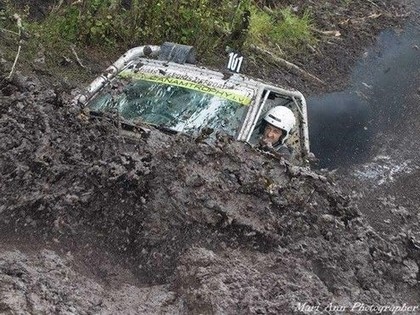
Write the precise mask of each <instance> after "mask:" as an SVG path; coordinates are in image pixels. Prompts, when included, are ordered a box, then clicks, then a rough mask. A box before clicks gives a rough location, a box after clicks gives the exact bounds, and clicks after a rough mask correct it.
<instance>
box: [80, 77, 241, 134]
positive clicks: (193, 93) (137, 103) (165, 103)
mask: <svg viewBox="0 0 420 315" xmlns="http://www.w3.org/2000/svg"><path fill="white" fill-rule="evenodd" d="M124 81H125V82H124ZM88 107H89V108H90V110H92V111H97V112H105V111H115V112H118V113H119V114H120V115H121V116H122V117H123V118H124V119H127V120H131V121H133V120H137V121H142V122H145V123H148V124H151V125H156V126H164V127H167V128H169V129H172V130H175V131H180V132H185V133H189V134H197V133H199V132H200V130H201V129H202V128H203V127H206V128H211V129H214V130H218V131H223V132H225V133H227V134H229V135H232V136H235V135H236V133H237V132H239V129H240V127H241V125H242V121H243V118H244V117H245V115H246V111H247V110H248V106H246V105H243V104H240V103H239V102H236V101H233V100H230V99H227V98H224V97H222V96H220V95H214V94H211V93H205V92H203V91H197V90H195V89H189V88H186V87H183V86H176V85H169V84H165V83H161V82H153V81H147V80H134V81H132V82H129V83H128V84H127V81H126V80H123V79H118V80H116V81H114V83H113V84H112V85H111V86H109V87H107V88H106V89H104V90H103V91H101V92H100V93H99V94H98V95H97V96H96V97H95V98H94V99H93V100H92V101H91V102H90V103H89V105H88Z"/></svg>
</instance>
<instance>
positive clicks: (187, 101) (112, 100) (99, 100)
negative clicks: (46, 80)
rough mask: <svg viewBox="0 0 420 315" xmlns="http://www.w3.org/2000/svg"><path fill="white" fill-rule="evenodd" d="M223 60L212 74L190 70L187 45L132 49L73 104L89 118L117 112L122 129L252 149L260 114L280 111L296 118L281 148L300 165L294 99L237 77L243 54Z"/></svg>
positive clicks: (304, 141) (300, 124)
mask: <svg viewBox="0 0 420 315" xmlns="http://www.w3.org/2000/svg"><path fill="white" fill-rule="evenodd" d="M229 57H230V58H229V62H228V66H227V69H226V71H224V72H218V71H213V70H209V69H207V68H204V67H200V66H197V65H195V53H194V48H193V47H191V46H185V45H179V44H173V43H164V44H163V45H162V46H140V47H136V48H133V49H131V50H129V51H128V52H126V53H125V54H124V55H123V56H121V57H120V58H119V59H118V60H117V61H116V62H115V63H114V64H113V65H111V66H110V67H109V68H108V69H106V71H105V72H104V73H103V74H102V75H101V76H99V77H98V78H96V79H95V80H94V81H93V82H92V83H91V84H90V85H89V86H88V88H87V89H86V91H84V93H82V94H80V95H78V96H77V97H76V99H75V101H76V102H77V103H78V104H79V105H82V106H83V107H84V108H85V109H87V110H88V111H89V112H90V113H104V112H107V111H114V112H117V113H118V115H119V116H120V117H121V118H122V119H123V120H124V121H125V122H126V123H128V124H129V125H130V124H136V123H138V122H141V123H142V124H144V123H146V124H150V125H154V126H157V127H161V128H165V129H169V130H172V131H174V132H183V133H187V134H190V135H191V136H198V135H199V134H201V133H202V132H203V130H205V132H206V133H210V134H211V133H212V132H213V133H214V134H215V133H216V132H219V133H220V132H222V133H225V134H228V135H230V136H232V137H234V138H235V139H236V140H238V141H245V142H248V143H250V144H251V145H256V144H257V143H258V139H259V137H260V136H261V130H260V129H261V128H260V126H261V123H262V120H263V118H264V116H265V113H267V112H268V111H269V110H270V109H271V108H273V107H274V106H278V105H283V106H287V107H288V108H290V109H291V110H292V111H293V113H294V114H295V116H296V118H297V119H296V120H297V124H296V126H295V128H294V129H293V130H292V132H291V135H290V136H289V138H288V139H287V144H288V145H289V146H291V147H292V148H293V151H294V152H295V153H294V158H295V160H296V161H297V162H298V163H300V164H302V163H305V161H306V160H307V158H308V154H309V137H308V122H307V110H306V101H305V98H304V96H303V95H302V93H300V92H299V91H296V90H292V89H286V88H283V87H279V86H276V85H274V84H271V83H266V82H263V81H261V80H258V79H252V78H250V77H248V76H245V75H243V74H240V73H239V70H240V67H241V64H242V61H243V56H240V55H239V54H237V53H234V52H231V53H230V56H229ZM126 125H127V124H126ZM209 131H210V132H209Z"/></svg>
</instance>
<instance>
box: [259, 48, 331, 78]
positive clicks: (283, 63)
mask: <svg viewBox="0 0 420 315" xmlns="http://www.w3.org/2000/svg"><path fill="white" fill-rule="evenodd" d="M251 49H253V50H255V51H257V52H258V53H263V54H264V55H267V56H269V57H270V58H271V59H272V60H273V61H274V62H275V63H276V64H278V65H280V66H282V67H285V68H286V69H291V70H294V71H296V72H298V73H300V74H302V75H303V76H304V77H306V78H309V79H311V80H314V81H317V82H318V83H321V84H323V85H325V84H326V83H325V82H324V81H322V80H321V79H319V78H317V77H316V76H314V75H313V74H310V73H309V72H307V71H305V70H303V69H301V68H300V67H298V66H297V65H295V64H293V63H291V62H289V61H287V60H285V59H283V58H280V57H278V56H276V55H274V54H273V53H272V52H270V51H268V50H265V49H263V48H261V47H258V46H255V45H251Z"/></svg>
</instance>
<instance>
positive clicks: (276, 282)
mask: <svg viewBox="0 0 420 315" xmlns="http://www.w3.org/2000/svg"><path fill="white" fill-rule="evenodd" d="M369 3H370V2H369ZM362 7H363V6H362ZM374 7H375V6H374ZM369 8H371V7H369ZM387 10H388V9H387ZM363 12H365V11H363ZM357 25H358V26H359V24H357ZM355 29H357V28H355ZM374 31H375V30H372V33H370V34H371V35H372V34H374ZM334 51H335V50H332V51H331V53H332V54H331V55H330V56H331V58H333V57H332V56H333V53H334ZM349 59H351V57H349ZM314 69H315V68H314ZM337 71H339V72H340V71H341V70H339V69H337ZM5 75H6V73H5V71H4V72H3V73H2V74H1V75H0V76H2V77H3V78H4V76H5ZM289 76H290V74H289ZM50 80H51V79H50ZM57 80H59V79H57ZM297 80H301V79H300V78H299V79H297ZM331 80H332V79H331ZM0 81H1V83H0V91H1V92H0V178H1V181H0V239H1V242H0V313H1V314H308V313H310V314H336V313H341V314H343V313H344V314H354V313H357V312H359V313H364V314H367V313H379V312H381V313H382V314H391V313H392V312H393V311H395V310H396V307H401V309H400V311H398V313H399V314H416V313H419V312H420V309H419V307H420V296H419V284H418V280H419V263H420V238H419V235H418V234H419V233H420V231H419V219H420V218H419V217H418V206H419V199H418V193H417V192H418V191H417V190H416V189H417V187H418V161H419V159H418V150H415V148H416V146H417V144H418V140H415V139H416V134H417V133H416V132H415V130H413V129H412V128H413V126H418V121H417V118H416V117H418V115H417V116H416V113H418V108H417V107H416V104H418V103H417V102H418V94H416V93H411V94H410V96H407V103H406V104H407V110H408V111H409V112H410V113H412V114H413V115H410V116H408V117H409V119H408V121H409V122H410V125H408V124H407V125H406V126H405V127H402V128H400V129H398V130H399V132H400V133H399V134H398V137H389V134H386V135H378V136H377V139H376V141H375V144H376V146H377V148H376V149H377V159H376V160H373V161H372V164H365V165H361V166H355V167H353V168H352V169H348V170H346V171H345V172H339V173H334V172H329V171H320V170H313V171H310V170H308V169H305V168H299V167H296V166H293V165H290V164H288V163H286V162H284V161H280V160H278V159H276V158H275V157H273V156H270V155H265V154H262V153H261V152H257V151H255V150H254V149H253V148H251V147H250V146H248V145H246V144H243V143H238V142H235V141H233V140H232V139H231V138H229V137H226V136H224V135H219V136H218V139H217V141H216V142H215V143H211V144H210V143H208V142H207V141H206V139H205V137H198V138H197V139H191V138H189V137H187V136H184V135H173V134H167V133H164V132H162V131H159V130H155V129H151V128H150V127H147V126H142V127H139V128H138V130H137V132H136V133H135V135H134V134H133V133H127V132H126V131H124V130H123V129H122V128H121V122H120V121H119V120H118V117H112V116H110V117H105V118H103V119H89V118H88V117H86V116H85V115H83V113H82V112H81V110H80V109H79V108H74V107H72V106H71V105H70V102H69V100H70V99H71V97H72V95H71V91H70V89H68V88H65V86H63V85H60V84H58V85H57V84H55V83H54V82H52V81H50V84H45V78H44V77H40V75H39V74H34V73H32V72H28V73H24V74H22V73H17V74H16V75H15V76H14V77H13V79H12V80H10V81H7V80H2V79H0ZM337 84H338V85H336V87H338V86H339V84H340V82H337ZM416 130H418V128H417V129H416ZM406 135H408V136H407V137H405V136H406ZM402 136H404V137H402ZM402 138H404V140H403V141H401V139H402ZM416 141H417V142H416ZM417 147H418V146H417ZM390 152H391V153H390ZM395 161H399V162H401V163H395ZM404 163H405V164H404ZM372 170H373V171H372ZM371 174H373V175H372V176H371V177H369V175H371ZM381 180H382V181H381ZM407 187H410V189H407ZM378 218H380V220H379V219H378ZM403 306H404V307H405V309H404V310H403V309H402V307H403ZM362 307H365V308H362ZM381 307H388V309H383V308H381ZM392 307H394V308H393V309H392ZM394 313H395V312H394Z"/></svg>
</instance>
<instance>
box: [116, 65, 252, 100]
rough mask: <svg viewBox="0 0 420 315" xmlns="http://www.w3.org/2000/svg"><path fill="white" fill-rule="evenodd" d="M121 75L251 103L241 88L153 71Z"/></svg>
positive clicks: (123, 72)
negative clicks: (210, 84)
mask: <svg viewBox="0 0 420 315" xmlns="http://www.w3.org/2000/svg"><path fill="white" fill-rule="evenodd" d="M118 76H119V77H122V78H133V79H138V80H145V81H151V82H157V83H163V84H168V85H175V86H180V87H184V88H187V89H190V90H195V91H199V92H203V93H207V94H211V95H215V96H218V97H221V98H224V99H227V100H230V101H234V102H237V103H240V104H242V105H249V104H251V97H249V96H248V95H247V94H248V93H247V92H245V91H243V92H241V91H239V90H232V89H223V88H218V87H213V86H208V85H205V84H202V83H198V82H193V81H188V80H185V79H179V78H175V77H171V76H162V75H158V74H152V73H144V72H137V73H135V72H132V71H130V70H124V71H122V72H121V73H120V74H118Z"/></svg>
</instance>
